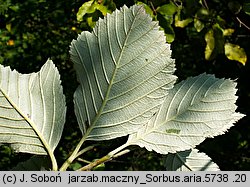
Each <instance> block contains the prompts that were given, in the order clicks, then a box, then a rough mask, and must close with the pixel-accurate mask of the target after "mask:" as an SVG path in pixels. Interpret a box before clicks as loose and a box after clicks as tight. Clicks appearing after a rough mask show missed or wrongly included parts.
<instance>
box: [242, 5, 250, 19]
mask: <svg viewBox="0 0 250 187" xmlns="http://www.w3.org/2000/svg"><path fill="white" fill-rule="evenodd" d="M243 11H244V12H245V13H246V14H247V15H249V16H250V2H244V3H243Z"/></svg>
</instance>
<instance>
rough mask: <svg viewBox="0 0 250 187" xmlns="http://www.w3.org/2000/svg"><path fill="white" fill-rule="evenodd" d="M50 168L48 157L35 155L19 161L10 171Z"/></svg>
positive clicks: (44, 169)
mask: <svg viewBox="0 0 250 187" xmlns="http://www.w3.org/2000/svg"><path fill="white" fill-rule="evenodd" d="M49 168H51V164H50V161H49V159H48V157H44V156H40V155H35V156H32V157H31V158H30V159H28V160H26V161H24V162H20V163H18V164H17V166H16V167H14V168H12V169H11V170H12V171H48V170H49Z"/></svg>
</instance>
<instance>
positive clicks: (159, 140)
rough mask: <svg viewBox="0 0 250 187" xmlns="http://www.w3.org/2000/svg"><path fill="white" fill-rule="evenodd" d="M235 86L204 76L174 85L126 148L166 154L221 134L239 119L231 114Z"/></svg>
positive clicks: (226, 81) (236, 114)
mask: <svg viewBox="0 0 250 187" xmlns="http://www.w3.org/2000/svg"><path fill="white" fill-rule="evenodd" d="M235 87H236V84H235V82H234V81H231V80H227V79H226V80H224V79H217V78H215V77H214V76H212V75H206V74H201V75H199V76H197V77H193V78H189V79H187V80H186V81H182V82H181V83H178V84H177V85H176V86H175V87H174V88H173V89H172V90H171V91H170V92H169V94H168V96H167V97H166V98H165V100H164V102H163V103H162V105H161V107H160V109H159V111H158V112H157V113H156V114H155V115H154V116H153V117H152V118H151V120H150V121H149V122H148V123H146V124H145V125H144V126H143V127H141V128H140V129H139V130H138V131H137V132H136V133H134V134H132V135H130V136H129V139H128V141H127V143H126V145H139V146H141V147H145V148H146V149H147V150H149V151H152V150H154V151H156V152H158V153H161V154H167V153H175V152H178V151H183V150H187V149H190V148H193V147H195V146H196V145H198V144H200V143H201V142H202V141H204V140H205V138H207V137H214V136H217V135H220V134H223V133H225V131H226V130H227V129H229V128H230V127H231V126H233V123H234V122H236V121H237V120H239V119H240V118H242V117H243V115H242V114H239V113H236V112H235V110H236V105H235V101H236V99H237V97H236V96H235V93H236V89H235Z"/></svg>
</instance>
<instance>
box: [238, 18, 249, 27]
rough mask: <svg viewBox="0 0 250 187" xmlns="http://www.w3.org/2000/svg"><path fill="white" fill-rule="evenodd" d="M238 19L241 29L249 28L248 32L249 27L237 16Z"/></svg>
mask: <svg viewBox="0 0 250 187" xmlns="http://www.w3.org/2000/svg"><path fill="white" fill-rule="evenodd" d="M236 19H237V21H238V22H239V23H240V27H241V25H243V26H244V27H245V28H247V29H248V30H250V27H249V26H247V25H246V24H245V23H244V22H242V21H241V20H240V18H239V17H238V16H236Z"/></svg>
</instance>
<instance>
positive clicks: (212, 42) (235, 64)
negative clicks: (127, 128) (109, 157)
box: [0, 0, 250, 171]
mask: <svg viewBox="0 0 250 187" xmlns="http://www.w3.org/2000/svg"><path fill="white" fill-rule="evenodd" d="M136 3H138V4H143V6H145V8H146V10H147V12H148V13H149V14H150V15H151V16H152V19H153V20H157V21H159V24H160V26H161V29H163V30H164V31H165V34H166V42H168V43H171V49H172V58H174V59H175V60H176V68H177V70H176V72H175V74H176V75H177V76H178V77H179V80H183V79H185V78H187V77H189V76H195V75H198V74H200V73H203V72H207V73H211V74H215V75H216V77H219V78H222V77H225V78H231V79H234V80H237V82H238V92H237V95H238V96H239V98H238V100H237V105H238V112H241V113H243V114H245V115H247V116H246V117H244V118H243V119H242V120H240V121H239V122H237V123H236V124H235V126H234V127H232V128H231V129H229V131H228V132H226V133H225V134H224V135H221V136H217V137H215V138H213V139H206V140H205V141H204V142H203V143H202V144H200V145H199V146H198V149H199V150H201V151H203V152H205V153H206V154H207V155H208V156H210V157H211V158H212V160H213V161H214V162H215V163H217V164H218V165H219V167H220V169H221V170H238V171H239V170H250V149H249V144H250V119H249V114H250V69H249V68H250V65H249V60H248V59H249V58H250V21H249V20H250V1H248V0H240V1H238V0H231V1H228V0H209V1H208V0H171V1H170V0H152V1H141V2H139V1H135V0H128V1H122V0H114V1H112V0H92V1H89V2H88V1H83V0H54V1H51V0H0V64H3V65H5V66H11V68H13V69H16V70H18V71H19V72H21V73H30V72H34V71H38V70H39V69H40V67H41V66H42V65H43V64H44V63H45V62H46V60H47V59H48V58H50V59H52V60H53V61H54V63H55V64H56V66H57V67H58V69H59V72H60V74H61V79H62V84H63V89H64V94H65V95H66V99H67V108H68V110H67V121H66V124H65V130H64V132H63V136H62V139H61V141H60V143H59V145H58V148H57V149H56V152H55V155H56V158H57V159H58V163H59V166H60V164H62V163H63V161H64V160H65V159H66V158H67V157H68V155H69V154H70V152H71V151H72V150H73V149H74V146H75V145H76V144H77V143H78V141H79V140H80V138H81V132H80V130H79V128H78V125H77V121H76V118H75V115H74V107H73V101H72V98H73V97H72V96H73V93H74V91H75V89H76V87H77V85H78V84H77V82H76V77H75V72H74V69H73V65H72V62H71V61H70V59H69V53H68V51H69V45H70V43H71V41H72V39H76V37H77V35H78V34H79V33H81V31H84V30H89V31H91V29H92V28H93V27H94V24H95V22H96V21H97V20H98V18H100V17H103V16H105V15H106V14H107V13H111V12H112V11H113V10H114V9H115V8H120V7H121V6H123V5H124V4H126V5H127V6H131V5H134V4H136ZM80 7H81V8H80ZM125 141H126V137H123V138H118V139H116V140H111V141H103V142H87V143H86V144H85V145H91V144H93V143H97V146H96V148H95V149H94V150H93V151H90V152H88V153H87V154H86V155H85V156H84V159H85V160H89V161H91V160H93V159H96V158H100V157H101V156H104V155H105V154H107V153H108V152H109V151H111V150H113V149H114V148H116V147H118V146H119V145H121V144H122V143H124V142H125ZM30 156H31V155H29V154H17V153H14V152H13V151H12V150H11V149H10V147H9V146H8V145H1V146H0V170H9V169H11V168H12V167H14V166H16V164H17V163H18V162H21V161H25V160H27V159H28V158H29V157H30ZM163 156H164V155H159V154H157V153H155V152H148V151H146V150H145V149H141V148H139V147H132V151H131V152H130V153H128V154H126V155H124V156H122V157H119V158H117V159H115V160H113V161H111V162H108V163H106V164H105V166H102V167H99V168H97V169H100V170H101V169H104V170H164V166H163V162H162V157H163ZM80 166H82V163H81V161H76V162H74V164H73V165H72V166H71V168H70V169H71V170H73V169H77V168H78V167H80Z"/></svg>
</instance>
